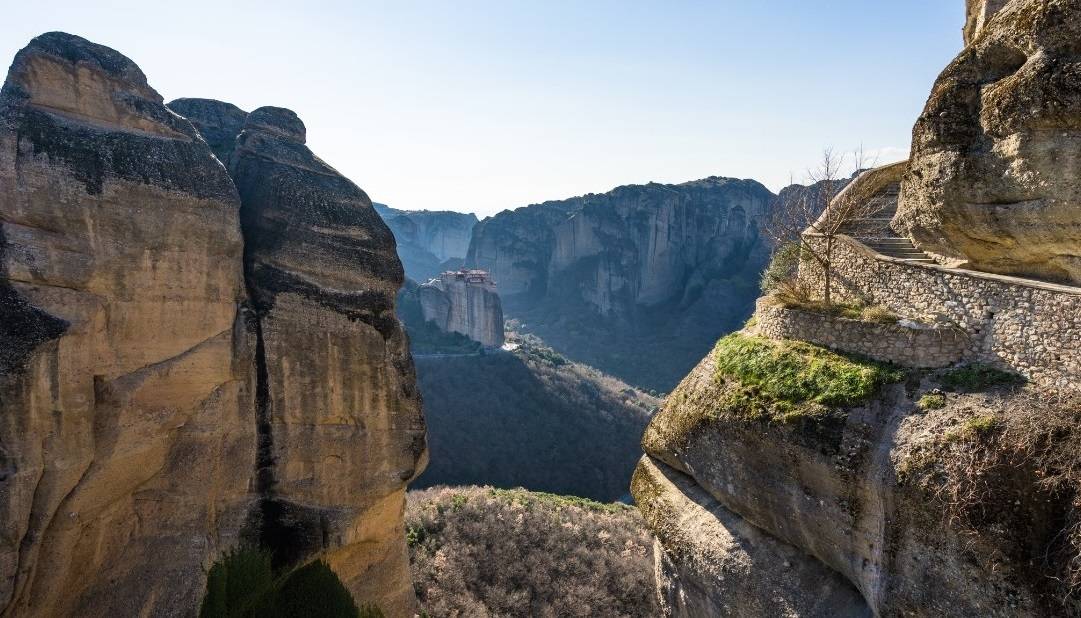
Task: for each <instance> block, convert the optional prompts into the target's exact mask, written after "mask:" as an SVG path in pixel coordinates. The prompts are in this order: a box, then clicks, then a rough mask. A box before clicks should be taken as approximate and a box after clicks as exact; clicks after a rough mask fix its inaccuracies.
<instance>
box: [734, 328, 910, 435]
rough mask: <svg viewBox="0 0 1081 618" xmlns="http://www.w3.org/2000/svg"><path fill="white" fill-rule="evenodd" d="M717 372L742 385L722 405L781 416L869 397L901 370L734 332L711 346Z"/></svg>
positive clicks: (894, 379) (900, 374)
mask: <svg viewBox="0 0 1081 618" xmlns="http://www.w3.org/2000/svg"><path fill="white" fill-rule="evenodd" d="M714 354H715V355H716V366H717V375H718V376H719V377H724V378H731V379H734V380H736V381H738V382H739V383H740V384H741V385H742V386H743V387H744V388H743V389H740V390H739V391H736V392H735V393H734V394H733V395H732V397H733V398H734V399H735V400H734V401H731V402H726V403H727V404H728V405H725V406H724V407H726V408H731V407H739V406H748V410H747V412H748V414H750V415H751V416H755V415H757V414H759V413H761V414H765V413H767V409H769V410H772V411H773V413H772V415H773V416H777V415H778V414H777V413H778V411H779V412H780V414H781V415H782V416H784V415H792V414H795V413H797V412H798V411H802V414H812V415H815V414H822V413H823V410H824V408H826V407H846V406H852V405H856V404H859V403H862V402H864V401H866V400H868V399H870V398H871V396H873V395H874V394H875V392H876V391H877V390H878V388H879V387H881V386H882V385H884V384H887V383H890V382H899V381H900V380H901V379H903V377H904V374H903V372H901V371H899V370H897V369H895V368H892V367H890V366H888V365H885V364H883V363H877V362H874V361H869V360H863V359H858V358H855V357H851V356H845V355H841V354H837V353H835V352H831V351H829V350H827V349H825V348H822V347H819V346H815V345H811V344H808V343H802V342H796V341H780V342H778V341H771V340H768V339H763V338H759V337H750V336H746V335H741V334H739V333H734V334H732V335H729V336H727V337H725V338H723V339H721V340H720V341H719V342H717V347H716V348H715V349H714Z"/></svg>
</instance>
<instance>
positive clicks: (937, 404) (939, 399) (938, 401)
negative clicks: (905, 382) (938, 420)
mask: <svg viewBox="0 0 1081 618" xmlns="http://www.w3.org/2000/svg"><path fill="white" fill-rule="evenodd" d="M916 405H917V406H919V408H920V409H921V410H924V411H926V410H938V409H940V408H944V407H946V396H945V395H943V394H942V393H927V394H926V395H924V396H923V397H920V400H919V401H917V402H916Z"/></svg>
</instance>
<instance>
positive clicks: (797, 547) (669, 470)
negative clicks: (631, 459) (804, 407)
mask: <svg viewBox="0 0 1081 618" xmlns="http://www.w3.org/2000/svg"><path fill="white" fill-rule="evenodd" d="M719 362H720V361H719V358H718V357H717V355H716V354H710V355H708V356H707V357H706V358H705V359H704V360H703V361H702V363H701V364H700V365H699V366H698V367H697V368H696V369H695V370H694V371H693V372H692V373H691V374H690V375H689V376H688V377H687V378H686V379H685V380H684V381H683V382H682V383H681V384H680V386H679V388H678V389H676V390H675V391H674V392H673V393H672V394H671V395H670V396H669V397H668V398H667V399H666V401H665V404H664V407H663V408H662V410H661V411H660V412H659V413H658V414H657V415H656V416H655V417H654V418H653V420H652V422H651V423H650V426H649V427H648V428H647V430H646V433H645V436H644V437H643V440H642V444H643V447H644V449H645V450H646V453H647V456H646V458H645V459H643V461H642V462H641V463H640V464H639V468H638V470H637V471H636V473H635V480H634V482H633V484H632V491H633V493H634V496H635V499H636V501H637V503H638V505H639V508H640V509H641V510H642V511H643V513H644V514H645V516H646V520H647V523H648V524H649V525H650V527H651V529H653V531H654V533H655V534H657V536H658V539H659V541H660V543H661V544H662V546H663V549H664V551H663V552H661V553H659V556H660V558H659V562H658V567H657V568H658V578H659V583H660V594H661V596H662V597H664V598H668V599H670V604H669V608H668V611H667V613H666V615H669V616H699V615H716V616H775V615H792V616H866V615H872V614H873V615H875V616H944V615H949V616H972V617H977V616H1046V615H1075V614H1073V613H1070V612H1069V611H1068V610H1067V611H1065V612H1064V611H1063V606H1062V605H1061V600H1060V599H1056V598H1055V597H1054V594H1053V593H1049V592H1048V587H1049V586H1050V585H1052V584H1053V582H1054V581H1055V580H1054V577H1056V576H1054V575H1052V573H1055V572H1057V573H1062V572H1063V569H1062V567H1064V566H1065V565H1066V562H1067V561H1068V560H1069V558H1068V556H1069V555H1071V554H1069V553H1068V552H1069V551H1072V550H1068V551H1066V552H1063V550H1060V549H1056V548H1058V547H1060V545H1059V544H1058V543H1059V542H1060V541H1059V540H1057V539H1060V538H1061V535H1062V534H1064V532H1062V522H1063V521H1073V520H1071V519H1069V517H1070V513H1071V510H1070V509H1071V507H1070V506H1069V505H1070V500H1071V498H1070V497H1069V496H1068V495H1067V496H1064V495H1063V494H1061V493H1058V492H1057V491H1056V490H1054V489H1046V488H1045V489H1041V488H1040V484H1041V481H1040V478H1041V477H1042V476H1044V475H1046V474H1047V472H1046V469H1044V470H1040V468H1039V464H1035V465H1036V466H1037V467H1036V468H1035V470H1034V469H1033V465H1034V464H1033V463H1032V461H1031V460H1028V461H1025V460H1023V459H1019V460H1017V461H1016V463H1014V464H1006V465H1003V466H1002V467H1001V468H990V469H987V470H985V471H982V472H980V474H981V475H985V476H986V478H985V479H984V480H982V481H978V482H977V483H978V484H977V485H975V487H984V486H986V487H987V488H989V489H988V490H987V491H986V492H985V493H979V494H977V495H976V496H975V498H974V499H975V502H974V503H973V508H974V509H975V512H976V513H978V514H977V515H975V516H973V517H974V518H973V519H966V518H964V517H958V516H957V515H956V512H952V514H951V511H949V508H950V502H951V500H964V499H965V498H961V497H960V495H959V494H958V493H951V491H953V490H956V487H953V486H950V485H948V484H946V486H943V484H942V479H943V478H947V477H948V474H949V473H947V472H945V471H946V470H950V469H953V468H951V465H954V462H955V461H956V460H963V458H965V457H971V458H972V459H971V460H964V461H968V462H969V464H972V465H974V467H975V468H976V469H979V468H980V464H978V463H974V462H977V461H987V460H992V461H993V460H995V459H996V458H998V457H1000V456H1001V455H1002V452H1003V451H1005V450H1007V449H1009V448H1010V447H1009V446H1008V442H1006V441H1005V440H1004V441H1002V442H995V441H993V440H987V437H988V435H989V434H988V435H984V437H982V438H981V437H978V435H977V434H978V431H982V430H974V429H971V427H973V426H974V425H973V424H974V423H978V422H981V421H980V420H979V419H991V420H990V421H987V420H984V421H982V422H985V423H991V424H992V425H993V424H995V423H1002V424H1006V425H1007V426H1008V422H1009V421H1003V420H1001V419H1002V418H1003V416H1002V415H1003V410H1007V409H1010V406H1011V404H1010V397H1011V395H1009V394H1008V393H1003V392H988V393H974V394H965V393H958V394H949V395H948V396H943V399H942V403H941V405H939V406H938V407H935V408H933V409H930V408H928V409H923V410H921V409H920V408H918V407H917V405H916V402H917V401H918V400H919V399H920V397H921V396H922V394H925V393H928V392H932V389H934V388H936V387H937V386H939V383H938V382H936V381H935V378H934V377H933V376H932V377H926V374H923V376H924V377H919V378H912V379H911V380H910V382H909V383H908V384H907V385H902V384H894V385H890V386H887V387H885V388H884V389H883V390H881V391H880V392H879V393H878V395H877V396H875V397H873V398H872V399H870V400H869V401H867V402H866V403H865V404H861V405H857V406H853V407H851V408H848V409H844V410H834V411H830V412H823V413H822V414H819V415H814V416H808V417H803V418H797V419H788V420H782V421H770V420H766V419H762V418H760V417H757V416H756V415H755V414H754V410H753V409H752V408H750V407H746V406H748V405H750V404H751V403H753V401H754V400H753V399H748V398H745V399H743V400H736V399H733V393H734V392H735V391H733V388H734V385H733V384H732V383H731V382H730V381H729V380H726V379H722V378H719V377H718V375H717V373H716V368H717V365H718V363H719ZM750 397H752V398H753V397H754V395H753V394H752V395H750ZM736 401H742V402H743V403H733V402H736ZM1031 406H1032V404H1031V402H1030V403H1022V404H1020V407H1014V408H1013V409H1014V410H1018V409H1020V410H1022V412H1021V413H1022V414H1023V415H1027V416H1030V415H1031V414H1032V410H1033V408H1032V407H1031ZM1022 423H1026V424H1030V425H1031V424H1032V420H1031V417H1030V418H1028V419H1025V420H1023V421H1022ZM1036 424H1038V423H1036ZM992 431H993V430H992ZM1064 439H1065V440H1069V439H1070V438H1064ZM964 444H968V445H981V444H982V446H965V447H962V446H961V445H964ZM1064 444H1070V443H1069V442H1065V443H1064ZM1045 446H1046V445H1045ZM1051 446H1052V448H1053V447H1054V445H1053V440H1052V445H1051ZM970 448H971V449H973V450H969V449H970ZM983 457H987V459H986V460H984V459H981V458H983ZM1004 459H1008V458H1004ZM956 466H957V468H960V469H962V470H963V469H964V466H965V464H964V463H960V464H956ZM920 471H923V472H920ZM922 474H927V476H926V477H925V478H926V479H929V480H927V481H925V482H926V483H927V484H926V485H925V484H923V483H921V482H918V481H916V480H914V479H917V478H919V477H920V476H921V475H922ZM983 483H986V485H983ZM951 487H952V489H951ZM706 511H708V512H709V513H707V512H706ZM1074 516H1076V513H1075V515H1074ZM966 517H967V516H966ZM718 539H719V540H720V542H718ZM730 539H737V540H730ZM793 552H795V553H796V554H798V555H799V557H796V558H792V557H790V556H792V554H793ZM743 556H746V557H743ZM1041 556H1048V557H1047V558H1041ZM1064 556H1065V557H1064ZM1056 569H1058V570H1057V571H1056ZM1048 571H1050V572H1048ZM1059 576H1061V575H1059ZM839 579H841V580H844V581H846V582H848V585H844V584H842V583H838V580H839ZM855 591H858V592H859V595H860V596H861V597H862V602H860V601H859V600H857V599H855V598H854V594H853V593H854V592H855ZM677 599H678V601H677ZM703 608H708V611H706V610H704V609H703ZM1079 609H1081V608H1078V607H1074V611H1075V612H1076V611H1078V610H1079Z"/></svg>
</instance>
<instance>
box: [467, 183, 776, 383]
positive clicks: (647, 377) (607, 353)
mask: <svg viewBox="0 0 1081 618" xmlns="http://www.w3.org/2000/svg"><path fill="white" fill-rule="evenodd" d="M772 199H773V195H772V194H771V193H770V192H769V191H768V190H767V189H766V188H765V187H763V186H762V185H761V184H759V183H757V182H755V181H752V180H734V179H730V178H717V177H712V178H707V179H704V180H698V181H694V182H688V183H683V184H679V185H661V184H656V183H651V184H648V185H632V186H625V187H619V188H617V189H614V190H613V191H611V192H609V193H605V194H601V195H594V194H590V195H586V196H583V197H577V198H573V199H569V200H564V201H558V202H545V203H543V204H537V205H533V206H528V207H525V208H520V209H518V210H514V211H504V212H501V213H499V214H498V215H496V216H494V217H490V218H488V219H485V220H483V221H481V222H480V223H479V224H477V226H476V228H474V232H473V241H472V243H471V244H470V248H469V255H468V256H467V259H466V262H467V265H469V266H471V267H476V268H482V269H485V270H488V271H490V272H491V273H492V277H493V278H494V279H495V280H496V281H497V282H498V284H499V289H500V293H501V295H502V298H503V303H504V310H505V311H506V313H507V315H508V316H509V317H512V318H518V319H520V320H522V321H523V322H525V323H526V325H527V326H528V327H529V328H531V329H533V330H534V331H535V332H537V333H538V334H539V335H540V336H541V337H542V338H543V339H544V340H545V341H547V342H548V343H549V344H551V345H552V346H553V347H555V348H556V349H559V350H560V351H563V352H565V353H567V354H568V355H569V356H571V357H573V358H575V359H577V360H581V361H583V362H586V363H587V364H590V365H593V366H595V367H598V368H600V369H603V370H605V371H608V372H610V373H613V374H615V375H617V376H619V377H621V378H623V379H625V380H627V381H628V382H631V383H633V384H639V385H644V386H648V387H654V388H658V389H662V390H667V389H668V388H670V387H671V386H672V385H673V384H674V383H675V382H676V381H677V380H678V377H679V376H680V375H683V374H684V373H685V372H686V371H687V370H688V369H689V368H690V367H691V366H693V364H694V362H695V361H696V360H697V359H698V358H700V357H701V354H702V353H703V352H704V351H705V348H704V347H703V346H708V343H706V342H708V341H713V340H714V339H715V338H716V337H718V336H720V335H721V334H722V333H724V332H728V331H730V330H732V329H733V328H734V327H735V326H736V325H737V324H738V323H739V322H741V321H742V320H743V319H745V318H746V317H747V316H748V315H749V314H750V312H751V305H752V303H753V300H754V297H755V296H757V294H758V273H759V271H760V270H761V268H762V267H763V266H764V264H765V261H766V257H767V254H768V247H767V246H766V245H765V243H764V242H763V241H762V240H761V239H760V238H759V234H758V231H757V230H758V225H759V222H760V221H761V219H762V217H763V216H764V214H765V213H766V212H767V211H768V209H769V206H770V203H771V201H772ZM703 337H705V339H703ZM662 368H663V369H662Z"/></svg>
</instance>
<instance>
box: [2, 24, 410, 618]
mask: <svg viewBox="0 0 1081 618" xmlns="http://www.w3.org/2000/svg"><path fill="white" fill-rule="evenodd" d="M171 105H172V106H173V108H174V109H175V110H180V111H183V112H184V113H185V114H189V115H191V116H192V118H193V119H194V123H195V125H196V126H197V127H198V129H199V131H201V132H202V135H200V133H199V132H197V131H196V128H195V127H194V126H193V124H192V122H189V120H188V119H186V118H184V117H181V116H178V115H177V114H176V113H174V111H170V109H168V108H167V107H166V106H165V105H164V104H163V102H162V99H161V97H160V96H159V95H158V94H157V93H156V92H155V91H154V90H153V89H152V88H151V87H150V86H149V85H148V84H147V82H146V78H145V77H144V76H143V74H142V72H141V71H140V70H139V68H138V67H137V66H136V65H135V64H134V63H132V62H131V61H130V60H128V59H127V58H125V57H124V56H122V55H120V54H119V53H117V52H115V51H113V50H111V49H108V48H105V47H102V46H100V45H95V44H93V43H89V42H87V41H85V40H83V39H80V38H78V37H75V36H71V35H67V34H62V33H51V34H46V35H42V36H41V37H38V38H36V39H34V40H33V41H32V42H31V44H30V45H29V46H28V47H27V48H25V49H24V50H22V51H21V52H19V54H18V55H17V56H16V59H15V62H14V63H13V65H12V67H11V70H10V72H9V74H8V78H7V81H6V82H5V84H4V88H3V90H2V91H0V319H2V322H3V324H4V326H5V328H4V329H3V330H2V331H0V350H2V351H0V413H2V414H0V416H2V418H3V420H2V421H0V467H2V470H3V472H2V474H0V496H2V497H3V499H2V501H0V509H2V510H3V513H2V516H0V530H2V534H0V571H2V575H3V579H2V580H0V607H2V608H3V614H4V615H10V616H69V615H70V616H135V615H152V616H181V615H191V614H192V613H194V611H195V609H196V608H197V607H198V603H199V599H200V597H201V596H202V593H203V586H204V581H205V572H206V569H207V568H208V567H209V566H210V564H211V563H213V562H214V561H215V560H216V559H217V558H218V557H219V556H220V555H221V554H222V553H223V552H224V551H226V550H228V549H230V548H233V547H236V546H237V545H239V544H241V543H262V544H264V545H266V546H267V547H269V548H270V549H271V550H273V552H274V557H275V562H276V563H277V564H279V565H283V566H285V565H290V564H294V563H296V562H298V561H302V560H305V559H308V558H312V557H315V556H319V557H322V558H324V559H326V560H327V561H328V562H329V564H330V565H331V566H332V567H333V569H334V570H335V572H336V573H337V574H338V576H339V577H340V578H341V579H342V581H343V582H344V583H345V585H346V586H347V587H348V588H349V590H350V592H351V593H352V594H353V596H354V597H355V598H356V599H357V600H358V601H360V602H375V603H377V604H379V605H380V606H381V607H382V609H383V610H384V611H385V612H386V614H387V615H390V616H411V615H412V612H413V610H414V608H415V598H414V594H413V590H412V585H411V582H410V575H409V568H408V557H407V554H406V547H405V542H404V533H403V529H402V512H403V508H404V491H405V485H406V483H407V482H408V481H409V480H410V479H411V478H413V477H414V476H416V475H417V474H419V472H420V471H421V470H422V469H423V467H424V464H425V461H426V446H425V430H424V423H423V418H422V416H421V413H420V402H419V396H418V395H417V393H416V388H415V379H414V375H413V365H412V360H411V358H410V356H409V353H408V350H407V347H406V341H405V336H404V334H403V332H402V329H401V326H400V324H399V323H398V321H397V319H396V318H395V316H394V296H395V294H396V292H397V290H398V288H399V287H400V286H401V284H402V268H401V264H400V262H399V260H398V258H397V256H396V254H395V245H394V239H393V237H392V235H391V233H390V231H389V230H388V229H387V227H386V226H385V224H383V222H382V221H381V219H380V218H379V216H378V215H377V214H376V213H375V211H374V209H373V208H372V206H371V203H370V201H369V200H368V198H367V196H366V195H365V194H364V192H363V191H361V190H360V189H359V188H357V187H356V186H355V185H354V184H353V183H351V182H349V181H348V180H347V179H345V178H343V177H342V176H341V175H340V174H338V173H337V172H335V171H334V170H333V169H332V168H330V167H329V166H327V165H326V164H325V163H323V162H322V161H320V160H319V159H318V158H317V157H315V156H314V155H313V154H312V153H311V151H310V150H308V148H307V147H306V146H305V145H304V141H305V130H304V125H303V123H301V122H300V120H299V119H298V118H297V117H296V115H295V114H293V113H292V112H290V111H288V110H283V109H279V108H260V109H258V110H255V112H253V113H252V114H246V113H245V112H243V111H242V110H240V109H238V108H236V107H235V106H232V105H230V104H227V103H222V102H218V101H211V100H203V99H182V100H178V101H175V102H173V103H172V104H171ZM226 165H228V166H229V169H230V170H231V171H232V177H231V176H230V174H229V172H228V171H227V169H226ZM238 188H239V191H238Z"/></svg>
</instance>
